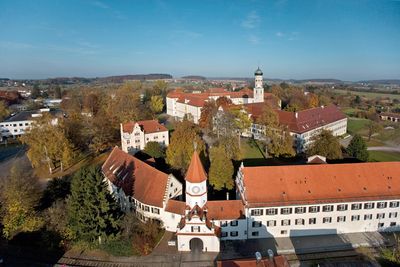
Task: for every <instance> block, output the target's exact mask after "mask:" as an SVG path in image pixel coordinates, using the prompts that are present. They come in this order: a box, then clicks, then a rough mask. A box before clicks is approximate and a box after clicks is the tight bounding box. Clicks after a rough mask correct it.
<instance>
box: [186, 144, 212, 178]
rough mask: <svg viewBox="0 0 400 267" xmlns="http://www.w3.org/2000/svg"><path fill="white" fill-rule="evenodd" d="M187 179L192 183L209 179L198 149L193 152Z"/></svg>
mask: <svg viewBox="0 0 400 267" xmlns="http://www.w3.org/2000/svg"><path fill="white" fill-rule="evenodd" d="M185 179H186V181H188V182H190V183H201V182H203V181H205V180H207V174H206V172H205V170H204V168H203V164H202V163H201V160H200V157H199V154H198V153H197V152H196V151H194V152H193V155H192V159H191V161H190V165H189V168H188V171H187V172H186V177H185Z"/></svg>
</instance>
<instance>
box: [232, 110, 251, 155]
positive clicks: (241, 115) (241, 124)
mask: <svg viewBox="0 0 400 267" xmlns="http://www.w3.org/2000/svg"><path fill="white" fill-rule="evenodd" d="M228 112H230V113H231V114H233V116H234V117H235V120H234V122H235V126H236V129H237V134H238V140H239V147H240V136H241V135H242V133H244V132H246V131H248V130H249V128H250V126H251V119H250V117H249V115H248V113H247V112H246V111H244V110H243V109H242V108H241V107H239V108H237V107H234V108H230V109H229V111H228Z"/></svg>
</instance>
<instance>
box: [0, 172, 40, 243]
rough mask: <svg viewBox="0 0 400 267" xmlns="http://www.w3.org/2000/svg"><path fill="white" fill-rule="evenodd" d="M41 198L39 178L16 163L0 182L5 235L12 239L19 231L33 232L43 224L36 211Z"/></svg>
mask: <svg viewBox="0 0 400 267" xmlns="http://www.w3.org/2000/svg"><path fill="white" fill-rule="evenodd" d="M39 198H40V186H39V183H38V181H37V178H36V177H34V176H33V175H32V174H31V173H30V172H29V171H26V170H23V169H21V168H20V167H17V166H16V165H14V166H12V168H11V172H10V175H9V176H7V177H5V178H4V180H2V183H1V184H0V200H1V206H0V208H1V218H2V222H1V224H2V225H3V235H4V237H6V238H7V239H11V238H12V237H13V236H15V235H16V234H17V233H19V232H32V231H36V230H38V229H39V228H40V227H41V226H42V223H43V221H42V219H41V218H40V217H39V216H38V214H37V213H36V211H35V207H36V206H37V205H38V202H39Z"/></svg>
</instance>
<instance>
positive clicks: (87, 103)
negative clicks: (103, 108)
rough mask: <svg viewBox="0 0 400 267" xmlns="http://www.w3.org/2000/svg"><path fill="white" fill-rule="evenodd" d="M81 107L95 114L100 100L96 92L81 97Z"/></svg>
mask: <svg viewBox="0 0 400 267" xmlns="http://www.w3.org/2000/svg"><path fill="white" fill-rule="evenodd" d="M83 108H84V110H85V111H86V112H89V113H90V114H92V116H94V115H96V114H97V112H98V111H99V109H100V100H99V97H98V95H97V94H96V93H93V92H92V93H89V94H87V95H85V97H84V98H83Z"/></svg>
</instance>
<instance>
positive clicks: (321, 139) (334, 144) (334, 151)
mask: <svg viewBox="0 0 400 267" xmlns="http://www.w3.org/2000/svg"><path fill="white" fill-rule="evenodd" d="M311 141H312V144H311V145H310V148H309V149H308V151H307V152H308V153H307V154H308V155H309V156H312V155H320V156H324V157H326V158H327V159H341V158H342V150H341V147H340V143H339V140H338V138H337V137H335V136H333V134H332V132H331V131H328V130H322V131H321V132H320V133H319V134H318V135H314V136H313V137H312V138H311Z"/></svg>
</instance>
